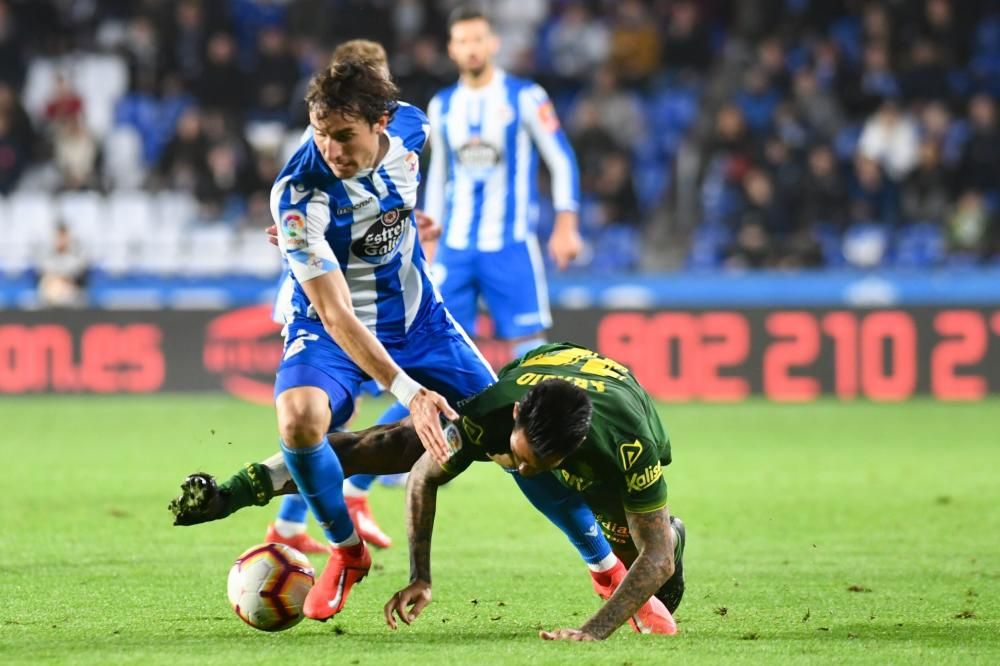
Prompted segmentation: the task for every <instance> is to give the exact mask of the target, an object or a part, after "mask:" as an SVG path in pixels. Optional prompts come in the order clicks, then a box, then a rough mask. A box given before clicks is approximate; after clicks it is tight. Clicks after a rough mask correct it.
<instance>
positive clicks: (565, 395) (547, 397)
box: [514, 379, 593, 459]
mask: <svg viewBox="0 0 1000 666" xmlns="http://www.w3.org/2000/svg"><path fill="white" fill-rule="evenodd" d="M592 409H593V408H592V406H591V404H590V398H589V397H588V396H587V392H586V391H584V390H583V389H582V388H580V387H578V386H575V385H573V384H570V383H569V382H567V381H564V380H561V379H549V380H546V381H543V382H542V383H541V384H538V385H537V386H535V387H534V388H532V389H531V390H530V391H528V392H527V393H526V394H525V395H524V397H523V398H521V400H520V402H518V409H517V418H516V419H515V421H514V428H515V429H518V430H522V431H523V432H524V436H525V437H526V438H527V439H528V444H529V445H530V446H531V450H532V451H534V453H535V455H536V456H538V457H539V458H542V459H545V458H552V457H556V456H558V457H559V458H565V457H566V456H568V455H570V454H571V453H573V452H574V451H576V449H577V448H579V446H580V444H582V443H583V438H584V437H586V436H587V433H588V432H589V431H590V417H591V412H592Z"/></svg>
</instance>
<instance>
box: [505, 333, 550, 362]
mask: <svg viewBox="0 0 1000 666" xmlns="http://www.w3.org/2000/svg"><path fill="white" fill-rule="evenodd" d="M544 344H545V336H543V335H539V336H536V337H534V338H528V339H527V340H521V341H520V342H518V343H516V344H514V346H513V348H512V349H511V351H513V352H514V358H520V357H521V356H524V355H525V354H527V353H528V352H530V351H531V350H532V349H534V348H535V347H537V346H538V345H544Z"/></svg>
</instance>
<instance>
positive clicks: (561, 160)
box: [518, 83, 580, 211]
mask: <svg viewBox="0 0 1000 666" xmlns="http://www.w3.org/2000/svg"><path fill="white" fill-rule="evenodd" d="M518 101H519V103H520V105H521V109H520V111H521V118H523V119H524V124H525V125H526V126H527V128H528V131H529V132H530V133H531V138H532V139H533V140H534V142H535V146H537V148H538V152H539V153H541V155H542V159H543V160H545V166H547V167H548V168H549V173H551V174H552V199H553V202H552V203H553V204H554V206H555V209H556V210H557V211H576V210H577V209H578V208H579V207H580V170H579V168H578V167H577V164H576V155H575V154H574V153H573V147H572V146H570V144H569V138H568V137H567V136H566V133H565V132H564V131H563V129H562V126H560V124H559V118H558V116H556V111H555V108H554V107H553V106H552V101H551V100H550V99H549V96H548V94H547V93H546V92H545V90H544V89H543V88H542V87H541V86H540V85H538V84H534V83H533V84H531V85H529V86H527V87H525V88H524V89H523V90H522V91H521V94H520V96H519V100H518Z"/></svg>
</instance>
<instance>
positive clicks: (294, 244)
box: [279, 210, 308, 250]
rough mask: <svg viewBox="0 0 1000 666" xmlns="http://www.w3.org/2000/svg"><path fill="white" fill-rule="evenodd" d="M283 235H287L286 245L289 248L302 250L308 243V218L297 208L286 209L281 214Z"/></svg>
mask: <svg viewBox="0 0 1000 666" xmlns="http://www.w3.org/2000/svg"><path fill="white" fill-rule="evenodd" d="M279 227H280V228H281V235H282V236H284V237H285V246H286V247H287V248H288V249H289V250H300V249H302V248H304V247H305V246H306V245H307V244H308V243H307V241H306V218H305V216H303V215H302V213H300V212H299V211H297V210H289V211H286V212H285V213H284V214H283V215H282V216H281V224H280V225H279Z"/></svg>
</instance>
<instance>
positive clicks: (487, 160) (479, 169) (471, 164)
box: [456, 136, 501, 178]
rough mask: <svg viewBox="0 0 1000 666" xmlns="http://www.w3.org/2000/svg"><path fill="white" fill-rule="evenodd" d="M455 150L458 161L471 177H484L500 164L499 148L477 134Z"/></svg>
mask: <svg viewBox="0 0 1000 666" xmlns="http://www.w3.org/2000/svg"><path fill="white" fill-rule="evenodd" d="M456 152H457V153H458V163H459V164H460V165H461V166H462V168H463V169H466V170H468V171H469V173H470V174H471V175H472V176H473V177H479V178H485V177H487V176H488V175H489V174H490V173H491V172H492V171H493V169H495V168H496V166H497V165H498V164H500V157H501V155H500V149H499V148H497V147H496V146H493V145H491V144H488V143H486V142H485V141H483V140H482V139H480V138H479V137H478V136H473V137H470V138H469V141H468V142H467V143H465V144H464V145H462V146H460V147H459V148H458V150H457V151H456Z"/></svg>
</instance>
